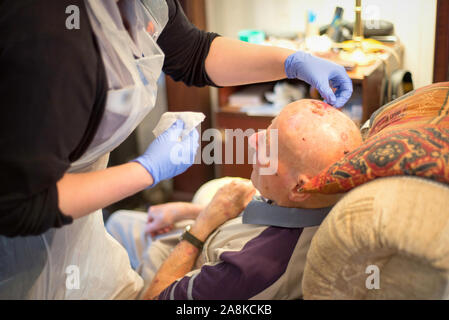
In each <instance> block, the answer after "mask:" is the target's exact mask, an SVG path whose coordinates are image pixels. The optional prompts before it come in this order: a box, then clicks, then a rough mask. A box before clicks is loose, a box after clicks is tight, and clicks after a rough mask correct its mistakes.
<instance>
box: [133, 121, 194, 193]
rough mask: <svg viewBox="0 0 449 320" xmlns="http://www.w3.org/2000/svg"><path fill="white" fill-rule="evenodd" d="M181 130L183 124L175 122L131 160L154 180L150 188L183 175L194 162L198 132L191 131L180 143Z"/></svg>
mask: <svg viewBox="0 0 449 320" xmlns="http://www.w3.org/2000/svg"><path fill="white" fill-rule="evenodd" d="M183 129H184V122H183V121H182V120H177V121H176V122H175V123H174V124H173V125H172V126H171V127H170V128H169V129H167V130H166V131H164V132H163V133H162V134H161V135H160V136H159V137H157V138H156V139H155V140H154V141H153V142H152V143H151V144H150V146H149V147H148V149H147V150H146V151H145V153H144V154H143V155H141V156H140V157H139V158H137V159H135V160H133V161H136V162H138V163H140V164H141V165H142V166H143V167H144V168H145V169H146V170H147V171H148V172H149V173H150V174H151V176H152V177H153V180H154V183H153V184H152V185H151V187H154V186H155V185H157V184H158V183H159V182H160V181H162V180H166V179H170V178H173V177H175V176H177V175H179V174H181V173H183V172H184V171H186V170H187V169H188V168H189V167H190V166H191V165H192V164H193V162H194V161H195V155H196V153H197V151H198V146H199V143H198V139H199V133H198V130H196V129H193V130H192V131H191V132H190V133H189V135H188V136H185V137H184V138H183V139H182V141H180V139H179V137H180V136H181V132H182V131H183Z"/></svg>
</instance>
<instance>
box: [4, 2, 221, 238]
mask: <svg viewBox="0 0 449 320" xmlns="http://www.w3.org/2000/svg"><path fill="white" fill-rule="evenodd" d="M167 4H168V6H169V22H168V24H167V26H166V28H165V29H164V31H163V32H162V34H161V35H160V37H159V40H158V44H159V45H160V46H161V48H162V50H163V51H164V53H165V54H166V60H165V63H164V68H163V71H164V72H165V73H167V74H168V75H170V76H171V77H172V78H173V79H174V80H177V81H178V80H180V81H183V82H185V83H186V84H187V85H195V86H204V85H214V84H213V83H212V81H211V80H210V79H209V78H208V76H207V74H206V70H205V65H204V61H205V59H206V56H207V54H208V52H209V47H210V44H211V42H212V41H213V39H215V37H217V36H218V35H217V34H214V33H206V32H204V31H200V30H198V29H196V28H195V27H194V26H193V25H192V24H191V23H190V22H189V21H188V20H187V18H186V17H185V15H184V13H183V11H182V9H181V7H180V5H179V3H178V2H177V0H167ZM69 5H76V6H78V8H79V10H80V29H72V30H68V29H67V28H66V27H65V22H66V18H67V17H68V16H69V14H67V13H65V11H66V8H67V6H69ZM106 92H107V80H106V73H105V70H104V66H103V63H102V59H101V55H100V51H99V49H98V46H97V43H96V39H95V36H94V33H93V31H92V28H91V25H90V22H89V18H88V15H87V12H86V7H85V4H84V1H83V0H58V1H54V0H40V1H37V0H21V1H17V0H0V107H1V110H2V112H1V116H0V150H1V151H0V234H1V235H6V236H18V235H21V236H25V235H36V234H41V233H43V232H45V231H46V230H48V229H49V228H52V227H61V226H63V225H64V224H69V223H71V222H72V218H71V217H69V216H65V215H64V214H62V212H61V211H60V210H59V208H58V194H57V188H56V182H57V181H58V180H59V179H60V178H61V177H62V176H63V175H64V173H65V172H66V171H67V169H68V168H69V166H70V163H71V162H73V161H75V160H77V159H78V158H79V157H81V155H82V154H83V153H84V152H85V151H86V149H87V147H88V146H89V144H90V142H91V141H92V139H93V137H94V135H95V132H96V130H97V128H98V125H99V122H100V120H101V117H102V115H103V111H104V105H105V98H106Z"/></svg>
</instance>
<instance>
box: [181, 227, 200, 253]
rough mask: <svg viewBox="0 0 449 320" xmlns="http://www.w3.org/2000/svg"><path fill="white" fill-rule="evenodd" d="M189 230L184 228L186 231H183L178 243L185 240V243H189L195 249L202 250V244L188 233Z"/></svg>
mask: <svg viewBox="0 0 449 320" xmlns="http://www.w3.org/2000/svg"><path fill="white" fill-rule="evenodd" d="M189 229H190V228H186V230H185V231H184V233H183V234H182V236H181V239H180V241H182V240H186V241H187V242H190V243H191V244H192V245H194V246H195V247H197V248H198V249H200V250H202V249H203V245H204V242H203V241H201V240H199V239H198V238H197V237H195V236H194V235H193V234H191V233H190V232H189Z"/></svg>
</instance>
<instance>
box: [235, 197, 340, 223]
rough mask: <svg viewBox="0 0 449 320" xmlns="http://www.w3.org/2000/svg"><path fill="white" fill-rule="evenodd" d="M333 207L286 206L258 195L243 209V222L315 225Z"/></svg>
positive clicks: (321, 220)
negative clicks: (304, 207) (307, 207)
mask: <svg viewBox="0 0 449 320" xmlns="http://www.w3.org/2000/svg"><path fill="white" fill-rule="evenodd" d="M332 208H333V207H327V208H319V209H303V208H286V207H280V206H278V205H276V204H274V203H273V201H271V200H267V199H265V198H263V197H259V196H256V197H254V198H253V200H252V201H251V202H250V203H249V204H248V205H247V206H246V208H245V211H243V216H242V222H243V223H244V224H258V225H266V226H274V227H283V228H307V227H315V226H319V225H320V224H321V222H323V220H324V218H326V216H327V214H328V213H329V212H330V211H331V210H332Z"/></svg>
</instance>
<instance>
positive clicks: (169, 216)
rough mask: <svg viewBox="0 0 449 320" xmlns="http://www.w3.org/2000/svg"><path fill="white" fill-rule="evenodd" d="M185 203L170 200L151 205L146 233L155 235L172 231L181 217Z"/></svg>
mask: <svg viewBox="0 0 449 320" xmlns="http://www.w3.org/2000/svg"><path fill="white" fill-rule="evenodd" d="M183 207H184V204H183V203H182V202H170V203H164V204H159V205H155V206H151V207H150V208H149V209H148V222H147V225H146V226H145V233H146V234H149V235H150V236H152V237H154V236H157V235H160V234H163V233H167V232H169V231H171V230H172V229H173V227H174V224H175V223H176V222H178V221H179V220H180V219H178V217H180V216H181V212H182V210H183Z"/></svg>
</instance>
